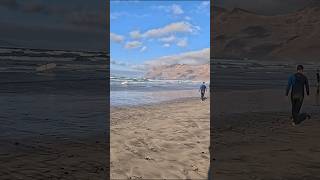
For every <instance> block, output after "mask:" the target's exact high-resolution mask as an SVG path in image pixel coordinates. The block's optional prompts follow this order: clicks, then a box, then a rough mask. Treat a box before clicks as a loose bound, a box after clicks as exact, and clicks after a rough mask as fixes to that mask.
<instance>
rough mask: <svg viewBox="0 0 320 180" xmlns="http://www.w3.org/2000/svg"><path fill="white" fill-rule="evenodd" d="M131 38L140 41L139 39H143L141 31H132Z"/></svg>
mask: <svg viewBox="0 0 320 180" xmlns="http://www.w3.org/2000/svg"><path fill="white" fill-rule="evenodd" d="M130 37H131V38H132V39H139V38H141V33H140V31H131V32H130Z"/></svg>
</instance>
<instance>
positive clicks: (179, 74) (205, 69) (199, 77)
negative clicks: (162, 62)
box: [146, 64, 210, 81]
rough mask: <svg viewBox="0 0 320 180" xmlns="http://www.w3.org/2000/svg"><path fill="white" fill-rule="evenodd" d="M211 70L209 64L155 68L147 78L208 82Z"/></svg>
mask: <svg viewBox="0 0 320 180" xmlns="http://www.w3.org/2000/svg"><path fill="white" fill-rule="evenodd" d="M209 69H210V66H209V64H204V65H186V64H183V65H181V64H175V65H166V66H154V67H152V68H151V69H150V70H149V72H148V73H147V74H146V78H149V79H172V80H176V79H179V80H196V81H208V80H209V79H210V75H209V72H210V70H209Z"/></svg>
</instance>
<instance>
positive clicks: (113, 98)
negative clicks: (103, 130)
mask: <svg viewBox="0 0 320 180" xmlns="http://www.w3.org/2000/svg"><path fill="white" fill-rule="evenodd" d="M201 83H202V82H199V81H191V80H169V79H166V80H164V79H162V80H152V79H147V78H144V77H143V75H142V74H139V73H136V74H130V75H129V74H125V73H122V74H120V73H118V74H116V73H111V77H110V89H111V91H110V103H111V106H136V105H145V104H153V103H159V102H164V101H170V100H176V99H182V98H189V97H199V98H200V93H199V87H200V85H201Z"/></svg>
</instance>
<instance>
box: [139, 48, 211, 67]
mask: <svg viewBox="0 0 320 180" xmlns="http://www.w3.org/2000/svg"><path fill="white" fill-rule="evenodd" d="M209 62H210V48H205V49H202V50H199V51H190V52H186V53H181V54H177V55H172V56H163V57H160V58H157V59H152V60H150V61H147V62H145V64H146V65H147V66H159V65H173V64H187V65H201V64H208V63H209Z"/></svg>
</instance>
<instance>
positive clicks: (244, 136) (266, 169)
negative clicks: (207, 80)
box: [212, 89, 320, 180]
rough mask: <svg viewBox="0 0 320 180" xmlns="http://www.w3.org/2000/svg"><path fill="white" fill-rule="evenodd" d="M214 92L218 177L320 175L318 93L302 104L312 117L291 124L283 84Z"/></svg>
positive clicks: (308, 178)
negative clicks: (268, 87)
mask: <svg viewBox="0 0 320 180" xmlns="http://www.w3.org/2000/svg"><path fill="white" fill-rule="evenodd" d="M314 92H315V91H314V89H312V91H311V93H314ZM214 97H215V102H214V103H213V105H212V106H213V108H214V112H213V115H214V122H213V126H214V129H213V130H214V136H213V141H214V153H213V154H214V164H213V169H214V179H215V180H242V179H243V180H250V179H261V180H280V179H281V180H289V179H290V180H302V179H305V180H318V179H320V144H319V139H320V131H319V129H320V111H319V109H320V106H316V104H315V96H314V94H311V96H310V97H306V98H305V102H304V105H303V108H302V111H303V112H308V113H311V116H312V119H310V120H306V121H304V122H303V123H302V124H300V125H298V126H292V125H291V121H290V113H291V112H290V108H291V107H290V101H289V100H288V98H287V97H285V96H284V90H283V89H279V90H277V89H271V90H254V91H230V92H217V93H215V95H214Z"/></svg>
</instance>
